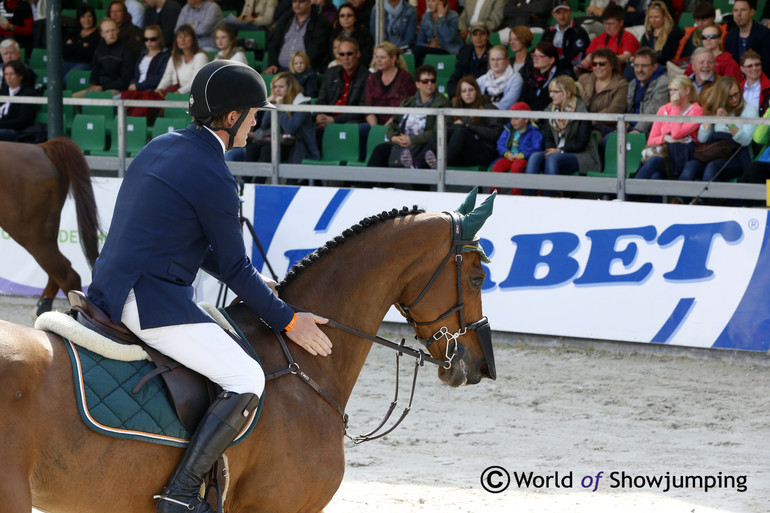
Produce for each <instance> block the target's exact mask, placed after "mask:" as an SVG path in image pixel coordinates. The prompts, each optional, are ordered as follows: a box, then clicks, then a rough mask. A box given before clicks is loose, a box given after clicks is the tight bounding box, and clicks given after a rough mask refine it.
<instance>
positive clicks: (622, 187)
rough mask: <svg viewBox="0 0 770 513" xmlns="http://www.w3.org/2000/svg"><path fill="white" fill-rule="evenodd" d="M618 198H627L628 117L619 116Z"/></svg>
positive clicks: (623, 199)
mask: <svg viewBox="0 0 770 513" xmlns="http://www.w3.org/2000/svg"><path fill="white" fill-rule="evenodd" d="M617 131H618V187H617V189H618V192H617V194H618V199H619V200H620V201H625V200H626V148H627V147H628V146H627V145H626V141H627V140H628V139H627V138H626V117H625V116H624V115H623V114H620V115H619V116H618V130H617Z"/></svg>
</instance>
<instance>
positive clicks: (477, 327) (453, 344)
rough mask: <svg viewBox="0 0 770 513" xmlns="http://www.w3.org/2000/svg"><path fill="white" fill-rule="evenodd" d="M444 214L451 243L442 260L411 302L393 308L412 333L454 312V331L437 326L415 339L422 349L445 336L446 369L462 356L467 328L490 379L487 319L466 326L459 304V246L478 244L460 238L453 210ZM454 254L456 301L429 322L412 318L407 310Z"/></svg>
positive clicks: (491, 356) (492, 363)
mask: <svg viewBox="0 0 770 513" xmlns="http://www.w3.org/2000/svg"><path fill="white" fill-rule="evenodd" d="M445 214H449V217H450V219H451V220H452V245H451V247H450V248H449V252H448V253H447V255H446V256H445V257H444V260H442V261H441V264H439V266H438V269H436V271H435V272H434V273H433V276H431V278H430V280H428V283H427V284H426V285H425V287H424V288H423V289H422V292H420V294H419V295H418V296H417V298H416V299H415V300H414V301H412V302H411V303H410V304H408V305H404V304H402V303H399V304H397V305H396V308H398V310H399V311H400V312H401V315H403V316H404V317H405V318H406V322H407V324H409V325H410V326H411V327H412V328H414V329H415V333H416V332H417V328H418V327H420V326H430V325H432V324H436V323H439V322H441V321H443V320H444V319H446V318H447V317H449V316H450V315H452V314H453V313H455V312H458V315H459V317H460V329H459V330H457V331H455V332H454V333H450V330H449V329H448V328H447V327H446V326H442V327H441V328H439V330H438V331H436V332H435V333H434V334H433V335H431V337H430V338H421V337H420V336H419V335H415V338H417V340H419V341H420V342H421V343H422V344H423V345H424V346H425V347H426V348H428V349H430V346H432V345H433V343H434V342H437V341H439V340H441V339H442V338H445V339H446V349H445V351H444V356H445V357H446V360H445V362H444V365H443V367H444V368H445V369H450V368H451V367H452V360H453V359H454V358H455V357H456V356H457V355H458V354H459V357H460V358H462V356H463V354H464V352H465V348H464V347H463V345H462V344H460V342H459V341H458V339H459V338H460V337H462V336H463V335H465V334H466V333H467V332H468V331H476V334H477V335H478V337H479V341H480V342H481V346H482V350H483V352H484V356H485V358H486V360H487V367H488V369H489V375H490V377H491V378H492V379H495V378H496V377H497V375H496V371H495V361H494V353H493V351H492V331H491V328H490V326H489V319H487V317H486V316H485V317H482V318H481V319H479V320H478V321H476V322H473V323H471V324H468V325H467V326H466V324H465V304H464V303H463V282H462V262H463V248H465V247H469V246H475V245H477V244H478V241H477V240H471V239H463V237H462V225H461V223H460V218H459V216H458V215H457V213H456V212H445ZM453 255H454V257H455V265H456V268H457V303H455V305H454V306H453V307H451V308H449V309H448V310H447V311H445V312H444V313H442V314H441V315H439V316H438V317H437V318H436V319H434V320H432V321H417V320H415V318H414V317H412V313H411V309H412V308H414V307H415V306H416V305H417V303H419V302H420V301H422V300H423V298H425V295H426V294H427V293H428V290H430V288H431V287H432V286H433V284H434V283H435V282H436V279H437V278H438V276H439V274H441V271H442V270H443V269H444V266H445V265H447V263H448V262H449V260H450V259H451V258H452V256H453Z"/></svg>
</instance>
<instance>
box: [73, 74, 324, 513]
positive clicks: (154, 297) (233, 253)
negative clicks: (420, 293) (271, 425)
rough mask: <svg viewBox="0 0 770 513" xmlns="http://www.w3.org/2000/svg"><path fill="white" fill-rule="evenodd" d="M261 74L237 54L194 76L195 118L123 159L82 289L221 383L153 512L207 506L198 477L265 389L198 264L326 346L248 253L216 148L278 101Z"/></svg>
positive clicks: (308, 318)
mask: <svg viewBox="0 0 770 513" xmlns="http://www.w3.org/2000/svg"><path fill="white" fill-rule="evenodd" d="M274 108H275V107H274V106H273V105H272V104H271V103H270V102H269V101H268V100H267V91H266V88H265V83H264V81H263V80H262V77H261V76H260V75H259V73H257V72H256V71H254V70H253V69H251V68H250V67H248V66H245V65H242V64H239V63H237V62H233V61H221V60H220V61H214V62H211V63H209V64H207V65H206V66H204V67H203V68H201V70H200V71H199V72H198V74H197V75H196V76H195V78H194V80H193V84H192V89H191V94H190V104H189V112H190V115H191V116H192V117H193V118H194V120H195V122H194V123H193V124H192V125H190V126H189V127H188V128H186V129H184V130H180V131H177V132H174V133H170V134H165V135H162V136H160V137H157V138H155V139H153V140H152V141H151V142H150V143H149V144H147V146H146V147H145V148H144V149H143V150H142V151H141V152H140V153H139V155H137V157H136V158H135V159H134V160H133V162H132V163H131V165H130V166H129V168H128V170H127V172H126V177H125V179H124V181H123V184H122V185H121V188H120V192H119V194H118V198H117V201H116V204H115V211H114V214H113V218H112V225H111V226H110V231H109V237H108V238H107V240H106V243H105V245H104V249H103V250H102V253H101V256H100V257H99V259H98V260H97V262H96V264H95V265H94V269H93V280H92V282H91V285H90V287H89V290H88V296H89V298H90V299H91V300H92V301H94V302H95V303H96V304H97V305H98V306H100V307H101V308H102V309H103V310H105V311H106V312H108V313H109V315H110V317H111V318H112V319H113V320H114V321H122V322H123V323H124V324H125V325H126V326H127V327H128V328H129V329H130V330H131V331H132V332H134V333H135V334H136V335H137V336H138V337H139V338H141V339H142V340H144V341H145V342H146V343H147V344H148V345H150V346H151V347H153V348H155V349H157V350H158V351H160V352H162V353H164V354H166V355H168V356H170V357H172V358H174V359H175V360H177V361H178V362H180V363H181V364H183V365H185V366H187V367H189V368H191V369H193V370H194V371H196V372H198V373H200V374H202V375H204V376H206V377H208V378H209V379H211V380H212V381H213V382H215V383H216V384H218V385H219V386H221V387H222V390H223V392H222V393H221V394H220V395H219V396H218V397H217V399H216V400H215V401H214V403H212V405H211V406H210V407H209V409H208V411H207V412H206V414H205V416H204V417H203V420H201V422H200V424H199V425H198V427H197V429H196V430H195V432H194V433H193V436H192V438H191V440H190V445H189V446H188V447H187V449H186V451H185V453H184V455H183V457H182V461H181V462H180V464H179V466H178V467H177V469H176V471H175V472H174V474H173V475H172V476H171V479H170V480H169V482H168V484H167V485H166V487H165V488H164V489H163V491H162V493H161V495H159V496H157V497H159V498H160V501H159V503H158V512H159V513H176V512H182V511H188V512H189V511H192V512H196V513H206V512H212V511H213V510H212V509H211V508H210V507H209V505H208V504H206V503H205V502H203V501H202V499H201V498H200V496H199V495H198V490H199V488H200V486H201V484H202V482H203V476H204V475H205V474H206V473H207V472H208V471H209V470H210V468H211V466H212V465H213V464H214V462H215V461H216V460H217V458H219V456H220V455H221V454H222V453H223V452H224V450H225V449H226V448H227V447H228V445H230V443H231V442H232V441H233V440H234V439H235V437H236V436H237V435H238V433H239V432H240V431H241V429H243V427H244V426H245V424H246V422H247V421H248V418H249V416H250V412H251V411H253V409H254V408H256V407H257V405H258V403H259V396H260V395H261V394H262V392H263V391H264V387H265V379H264V373H263V371H262V369H261V368H260V366H259V364H258V363H257V362H256V361H255V360H254V359H252V358H251V357H250V356H249V355H247V354H246V352H245V351H244V350H243V349H242V348H241V347H240V346H239V345H238V344H237V343H236V342H235V341H234V340H233V339H232V338H231V337H230V335H228V334H227V333H226V332H225V331H223V330H222V329H221V328H219V327H218V326H217V325H216V324H215V323H214V321H213V319H212V318H211V317H210V316H208V315H207V314H206V313H205V312H203V310H201V309H200V308H199V307H198V306H197V305H196V304H195V303H194V302H193V292H194V291H193V287H192V283H193V280H194V279H195V276H196V272H197V271H198V269H201V268H202V269H204V270H206V271H207V272H209V273H210V274H212V275H213V276H215V277H217V278H218V279H219V280H221V281H222V282H224V283H226V284H227V285H228V286H229V287H230V288H231V289H232V290H233V291H234V292H235V293H236V294H238V296H239V297H240V298H241V299H242V300H243V301H244V302H245V303H246V304H247V305H248V306H249V307H250V308H251V309H252V310H254V311H255V312H256V313H257V314H258V315H259V316H260V317H261V318H262V319H263V320H264V321H265V322H266V323H267V324H269V325H270V326H271V327H272V328H274V329H277V330H284V331H286V333H287V335H288V337H289V338H290V339H291V340H293V341H294V342H295V343H297V344H298V345H300V346H301V347H303V348H304V349H305V350H307V351H308V352H309V353H311V354H313V355H316V354H317V355H322V356H326V355H328V354H329V353H331V342H330V341H329V339H328V337H327V336H326V335H325V334H324V333H323V332H322V331H321V330H320V329H319V328H318V326H317V323H318V324H323V323H325V322H326V319H324V318H322V317H318V316H315V315H313V314H310V313H295V312H294V311H293V310H292V309H291V308H290V307H289V306H288V305H287V304H286V303H284V302H283V301H282V300H281V299H279V298H278V297H277V295H275V294H274V293H273V291H272V290H271V288H273V289H274V287H275V282H273V281H272V280H269V279H266V278H264V277H263V276H262V275H261V274H259V273H258V272H257V271H256V269H255V268H254V267H253V266H252V264H251V261H250V260H249V258H248V256H247V255H246V248H245V246H244V243H243V237H242V233H241V227H240V224H239V206H240V203H239V198H238V190H237V184H236V182H235V179H234V178H233V176H232V174H231V173H230V171H229V169H228V167H227V165H226V164H225V160H224V153H225V152H226V151H228V150H230V149H232V148H233V147H234V146H237V147H242V146H245V144H246V136H247V134H248V132H249V130H250V129H251V127H252V126H254V125H255V124H256V121H255V117H254V116H255V114H256V113H257V111H258V110H259V109H274Z"/></svg>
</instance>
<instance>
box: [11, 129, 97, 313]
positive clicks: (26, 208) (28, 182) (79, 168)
mask: <svg viewBox="0 0 770 513" xmlns="http://www.w3.org/2000/svg"><path fill="white" fill-rule="evenodd" d="M0 155H2V156H3V158H2V159H0V227H2V228H3V229H4V230H5V231H6V233H8V235H10V236H11V237H12V238H13V239H14V240H15V241H16V242H18V243H19V245H21V246H22V247H23V248H24V249H26V250H27V251H29V253H30V254H31V255H32V257H33V258H34V259H35V260H36V261H37V263H38V264H40V267H42V268H43V270H44V271H45V272H46V274H48V283H47V284H46V286H45V289H43V293H42V294H41V295H40V301H39V302H38V311H37V314H38V315H40V314H41V313H42V312H45V311H49V310H51V306H52V304H53V299H54V298H55V297H56V294H57V293H58V292H59V289H61V290H63V291H64V292H65V293H67V292H69V291H70V290H80V276H79V275H78V273H77V272H75V270H74V269H73V268H72V264H71V263H70V261H69V260H67V258H66V257H65V256H64V255H62V253H61V251H59V246H58V238H59V218H60V216H61V209H62V207H63V206H64V201H65V200H66V199H67V193H68V191H69V190H70V188H71V189H72V196H73V197H74V199H75V208H76V211H77V219H78V228H79V229H80V244H81V246H82V248H83V252H84V253H85V255H86V259H87V260H88V263H89V264H90V265H93V264H94V262H95V261H96V257H98V256H99V236H98V231H99V220H98V217H97V213H96V202H95V200H94V193H93V189H92V188H91V171H90V170H89V169H88V164H87V163H86V159H85V158H83V154H82V153H81V151H80V148H78V146H77V145H76V144H75V143H73V142H72V141H70V140H69V139H66V138H64V137H57V138H55V139H51V140H50V141H47V142H44V143H42V144H24V143H11V142H0Z"/></svg>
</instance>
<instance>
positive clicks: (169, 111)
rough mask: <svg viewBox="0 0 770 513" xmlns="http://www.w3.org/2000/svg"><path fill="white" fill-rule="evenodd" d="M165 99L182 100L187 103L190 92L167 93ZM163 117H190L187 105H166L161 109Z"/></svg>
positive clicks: (170, 100)
mask: <svg viewBox="0 0 770 513" xmlns="http://www.w3.org/2000/svg"><path fill="white" fill-rule="evenodd" d="M166 101H169V102H179V101H182V102H185V103H187V102H189V101H190V94H189V93H168V94H167V95H166ZM163 117H164V118H184V117H187V118H188V119H192V118H191V117H190V116H189V114H187V107H166V108H165V109H163ZM185 126H186V125H185Z"/></svg>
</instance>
